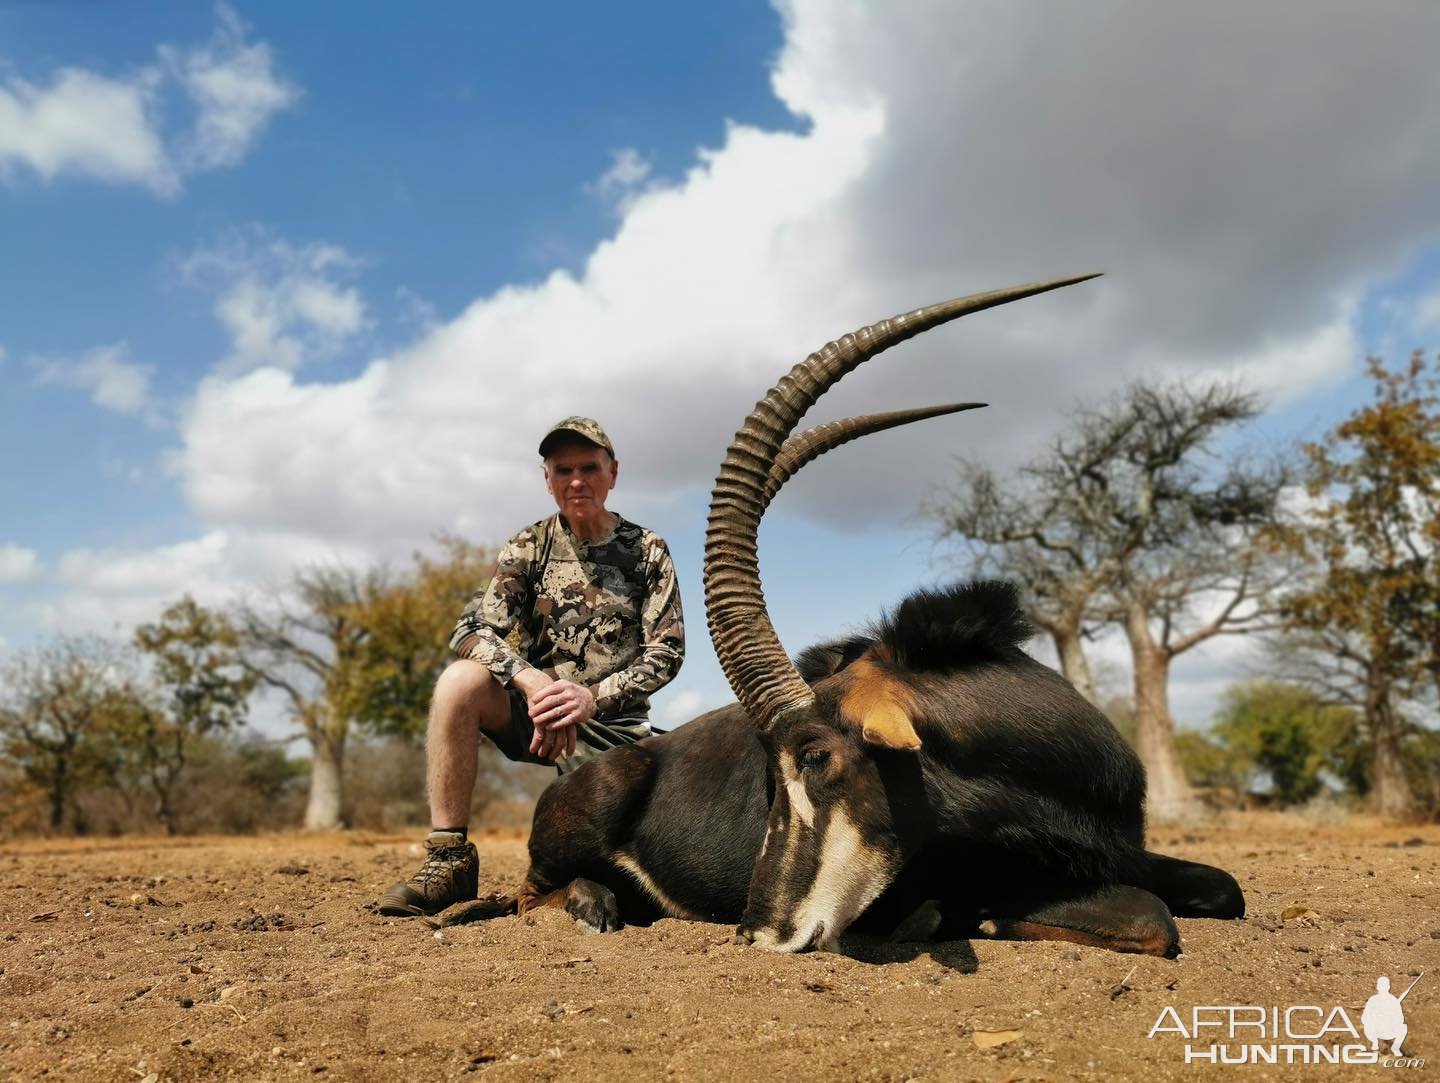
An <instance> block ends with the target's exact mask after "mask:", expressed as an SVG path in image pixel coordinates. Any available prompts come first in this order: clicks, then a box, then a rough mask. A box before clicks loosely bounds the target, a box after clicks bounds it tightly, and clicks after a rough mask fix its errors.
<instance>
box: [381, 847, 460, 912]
mask: <svg viewBox="0 0 1440 1083" xmlns="http://www.w3.org/2000/svg"><path fill="white" fill-rule="evenodd" d="M479 893H480V855H479V854H478V853H476V852H475V844H474V843H473V842H466V841H465V836H464V835H460V834H456V833H455V832H453V831H432V832H430V836H429V838H427V839H426V840H425V864H423V865H421V866H420V871H419V872H417V873H416V874H415V875H414V876H412V877H410V879H409V880H407V881H406V882H404V883H401V884H395V885H394V886H393V887H391V888H390V889H389V890H387V891H386V892H385V894H384V895H382V896H380V913H382V914H388V915H389V916H390V917H397V918H400V917H415V916H419V915H421V914H438V913H439V912H440V911H441V910H444V909H445V908H446V907H447V906H453V905H454V904H455V903H457V902H468V901H469V900H471V899H473V898H475V896H476V895H478V894H479Z"/></svg>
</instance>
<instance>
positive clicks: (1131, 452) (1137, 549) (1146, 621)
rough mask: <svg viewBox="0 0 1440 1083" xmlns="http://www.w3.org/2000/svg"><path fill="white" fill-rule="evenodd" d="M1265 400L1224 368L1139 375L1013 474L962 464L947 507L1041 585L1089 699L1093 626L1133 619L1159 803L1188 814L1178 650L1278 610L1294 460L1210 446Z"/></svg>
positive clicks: (1143, 724) (1035, 586)
mask: <svg viewBox="0 0 1440 1083" xmlns="http://www.w3.org/2000/svg"><path fill="white" fill-rule="evenodd" d="M1258 412H1259V404H1258V401H1257V399H1256V398H1255V396H1253V395H1252V394H1249V393H1247V392H1244V391H1242V390H1240V389H1238V388H1236V387H1233V386H1230V385H1226V384H1221V383H1213V384H1208V385H1201V386H1197V387H1186V386H1179V385H1154V384H1146V383H1137V384H1134V385H1132V386H1130V387H1129V388H1127V389H1126V390H1125V392H1124V393H1123V394H1121V395H1120V396H1119V397H1117V398H1116V399H1114V400H1113V401H1111V402H1110V403H1108V404H1107V405H1105V406H1103V407H1101V408H1099V409H1091V410H1083V411H1081V412H1080V413H1079V414H1078V415H1077V416H1076V418H1075V419H1074V421H1073V422H1072V424H1071V425H1070V427H1069V429H1068V430H1067V431H1066V432H1065V433H1063V434H1061V435H1060V436H1059V437H1057V438H1056V439H1055V441H1054V442H1053V444H1052V445H1051V447H1050V448H1049V449H1048V450H1047V451H1046V452H1045V453H1044V454H1043V455H1041V456H1040V457H1039V458H1037V459H1036V460H1034V461H1033V462H1031V463H1030V464H1028V465H1026V466H1025V467H1024V468H1022V470H1021V471H1020V472H1019V473H1018V474H1017V475H1016V476H1015V477H1013V478H1006V479H1003V480H1002V479H997V478H996V477H994V476H993V475H992V474H991V473H990V472H989V471H988V470H986V469H984V468H980V467H976V466H974V465H967V466H965V467H964V468H963V471H962V480H961V484H960V486H959V488H958V490H957V492H956V493H955V494H954V495H953V497H952V500H951V503H950V505H949V506H948V507H947V509H945V513H946V514H947V515H948V517H947V518H943V519H942V527H943V532H944V533H945V534H947V535H954V536H963V537H966V538H969V539H971V541H972V543H973V545H974V546H975V547H976V553H977V558H978V559H977V563H978V564H980V565H984V564H987V563H988V564H989V565H990V566H991V567H993V568H995V569H998V570H1000V571H1003V572H1007V573H1008V574H1011V575H1014V576H1016V577H1018V578H1019V579H1021V580H1022V582H1023V583H1024V585H1025V586H1026V588H1027V591H1030V592H1033V593H1034V594H1035V595H1036V597H1037V599H1038V601H1037V602H1036V603H1035V607H1034V609H1033V610H1032V616H1033V617H1034V618H1035V619H1036V620H1037V622H1038V623H1039V624H1040V625H1041V626H1042V627H1045V628H1046V629H1047V630H1049V631H1050V632H1051V634H1052V636H1054V637H1055V638H1056V646H1057V649H1058V650H1059V652H1060V656H1061V660H1062V666H1064V667H1065V672H1066V674H1067V676H1070V677H1071V679H1072V680H1073V681H1075V682H1076V684H1077V687H1081V688H1082V690H1084V689H1085V688H1089V690H1090V691H1089V695H1090V697H1091V698H1092V699H1093V698H1094V691H1093V684H1092V683H1091V682H1090V680H1089V677H1088V667H1085V666H1084V665H1083V659H1082V658H1081V655H1082V654H1083V652H1082V651H1081V650H1080V638H1081V636H1082V635H1083V633H1084V630H1085V627H1086V625H1087V623H1095V622H1107V623H1114V624H1117V625H1119V626H1120V627H1121V628H1122V629H1123V630H1124V632H1125V635H1126V638H1127V640H1128V642H1129V645H1130V651H1131V657H1132V662H1133V681H1134V696H1133V702H1134V720H1135V745H1136V749H1137V751H1138V752H1139V753H1140V758H1141V759H1142V760H1143V761H1144V763H1145V767H1146V773H1147V778H1148V785H1149V789H1148V795H1147V800H1148V804H1149V807H1150V810H1151V812H1152V814H1156V815H1161V816H1177V815H1179V816H1183V815H1185V814H1186V813H1187V812H1188V811H1189V810H1190V804H1191V798H1192V794H1191V790H1190V785H1189V783H1188V781H1187V780H1186V777H1185V772H1184V769H1183V766H1182V764H1181V761H1180V757H1179V755H1178V752H1177V750H1176V747H1175V724H1174V720H1173V718H1172V716H1171V714H1170V705H1169V675H1170V665H1171V663H1172V662H1173V661H1174V659H1175V658H1176V657H1178V656H1179V655H1181V654H1183V653H1184V652H1186V651H1188V650H1191V649H1193V648H1195V647H1197V646H1199V645H1200V644H1201V643H1203V642H1205V641H1207V640H1209V639H1211V638H1212V637H1214V636H1217V635H1222V634H1226V633H1233V632H1241V631H1251V630H1255V629H1257V628H1261V627H1264V626H1265V623H1266V621H1267V620H1269V619H1270V616H1271V609H1270V605H1271V600H1272V597H1273V594H1272V592H1273V588H1274V585H1275V580H1276V579H1277V577H1278V574H1279V571H1278V569H1277V567H1276V566H1275V558H1274V556H1273V551H1272V550H1271V549H1270V548H1267V547H1266V546H1265V545H1264V544H1262V531H1263V528H1264V527H1266V526H1267V525H1269V524H1270V523H1272V522H1273V519H1274V516H1275V515H1276V514H1277V507H1278V501H1279V498H1280V494H1281V492H1282V491H1283V489H1284V486H1285V484H1286V480H1287V478H1286V473H1285V471H1284V470H1283V469H1282V468H1280V467H1278V466H1269V465H1266V464H1263V463H1257V462H1254V461H1251V460H1244V459H1241V458H1240V457H1238V456H1237V457H1235V458H1234V459H1232V460H1231V461H1229V462H1222V461H1218V460H1217V459H1216V457H1215V456H1214V454H1213V452H1212V450H1211V445H1212V444H1213V443H1214V441H1215V440H1216V439H1217V438H1218V437H1219V435H1220V434H1221V433H1223V432H1225V431H1226V430H1228V429H1230V428H1233V427H1234V426H1236V425H1239V424H1241V423H1243V422H1245V421H1248V420H1250V419H1251V418H1253V417H1254V416H1255V415H1256V414H1257V413H1258ZM1057 629H1058V631H1057ZM1067 644H1068V646H1067ZM1067 655H1073V656H1074V661H1073V662H1072V661H1067Z"/></svg>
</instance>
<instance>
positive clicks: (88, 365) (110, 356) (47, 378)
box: [33, 342, 158, 422]
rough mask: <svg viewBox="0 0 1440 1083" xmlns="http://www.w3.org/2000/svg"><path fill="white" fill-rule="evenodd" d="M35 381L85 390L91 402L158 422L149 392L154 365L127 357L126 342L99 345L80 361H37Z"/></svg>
mask: <svg viewBox="0 0 1440 1083" xmlns="http://www.w3.org/2000/svg"><path fill="white" fill-rule="evenodd" d="M33 364H34V368H35V382H36V383H37V384H54V385H58V386H60V387H69V388H74V389H75V390H77V391H84V392H85V393H87V394H88V395H89V396H90V401H91V402H93V403H94V404H95V405H96V406H99V407H101V408H102V409H105V410H113V411H115V412H116V413H120V414H143V415H145V416H146V418H147V419H148V420H150V421H152V422H158V413H157V411H156V405H155V403H154V401H153V400H152V398H151V395H150V378H151V377H152V376H153V375H154V374H155V366H154V365H142V364H138V363H136V362H134V361H128V360H126V347H125V344H124V343H123V342H122V343H117V344H116V345H114V346H101V347H99V348H98V349H94V350H91V351H90V352H89V353H87V354H86V355H85V356H84V357H82V358H80V359H79V360H75V361H69V360H37V361H35V362H34V363H33Z"/></svg>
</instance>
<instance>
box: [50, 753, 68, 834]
mask: <svg viewBox="0 0 1440 1083" xmlns="http://www.w3.org/2000/svg"><path fill="white" fill-rule="evenodd" d="M66 781H67V779H66V777H65V761H64V760H61V761H60V762H59V763H58V764H56V766H55V774H54V775H53V776H51V779H50V830H52V831H59V830H60V825H61V824H63V823H64V822H65V791H66V788H67V787H66Z"/></svg>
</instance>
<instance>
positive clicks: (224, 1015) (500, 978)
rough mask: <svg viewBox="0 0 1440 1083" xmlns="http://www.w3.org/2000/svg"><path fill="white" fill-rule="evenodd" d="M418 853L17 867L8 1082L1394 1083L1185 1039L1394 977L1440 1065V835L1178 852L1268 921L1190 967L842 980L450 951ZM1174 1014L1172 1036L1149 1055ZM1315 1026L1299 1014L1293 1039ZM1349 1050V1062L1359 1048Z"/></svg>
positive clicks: (736, 965)
mask: <svg viewBox="0 0 1440 1083" xmlns="http://www.w3.org/2000/svg"><path fill="white" fill-rule="evenodd" d="M417 841H418V838H417V837H376V836H370V835H362V834H345V835H334V836H321V837H315V836H304V835H286V836H279V837H266V838H259V839H251V838H246V839H219V838H206V839H185V840H174V841H170V840H161V839H138V840H136V839H124V840H106V841H64V842H56V841H45V840H33V841H28V842H23V843H18V844H10V845H7V846H5V847H4V848H3V849H0V869H3V880H0V883H3V887H0V937H3V939H0V966H3V970H0V1072H3V1074H4V1075H5V1076H7V1077H14V1078H21V1079H32V1078H38V1077H42V1076H49V1077H60V1078H67V1079H104V1080H125V1079H130V1080H141V1081H152V1083H159V1081H161V1080H170V1079H175V1080H190V1079H208V1078H213V1077H238V1078H244V1079H287V1080H288V1079H315V1078H329V1079H366V1080H368V1079H376V1080H380V1079H384V1080H393V1079H422V1080H423V1079H450V1078H458V1077H464V1076H471V1075H472V1074H473V1075H474V1076H479V1077H482V1078H490V1079H501V1080H507V1079H516V1080H518V1079H526V1080H528V1079H570V1078H584V1079H635V1078H639V1079H649V1078H656V1079H658V1078H679V1079H766V1080H787V1079H807V1080H808V1079H855V1078H859V1079H868V1078H879V1079H896V1080H899V1079H984V1080H992V1079H1056V1080H1062V1079H1106V1080H1108V1079H1126V1080H1128V1079H1177V1080H1178V1079H1186V1078H1193V1077H1194V1076H1195V1075H1197V1074H1199V1075H1206V1074H1209V1075H1211V1076H1217V1075H1218V1076H1220V1077H1223V1078H1228V1077H1230V1076H1233V1075H1236V1074H1238V1073H1240V1072H1243V1074H1244V1076H1245V1077H1246V1078H1248V1079H1256V1080H1261V1079H1264V1080H1270V1079H1304V1080H1311V1079H1316V1080H1319V1079H1337V1080H1339V1079H1356V1078H1360V1077H1361V1075H1362V1074H1363V1075H1364V1077H1367V1078H1369V1077H1373V1076H1375V1075H1376V1074H1377V1073H1386V1074H1387V1076H1388V1074H1389V1073H1392V1072H1394V1071H1395V1069H1394V1068H1389V1069H1387V1068H1385V1067H1382V1066H1378V1065H1375V1066H1365V1067H1356V1066H1353V1065H1328V1064H1322V1065H1319V1066H1316V1065H1308V1066H1307V1065H1304V1064H1301V1063H1294V1064H1289V1065H1287V1064H1285V1063H1284V1058H1285V1057H1286V1056H1287V1054H1286V1053H1285V1052H1284V1051H1283V1050H1282V1051H1280V1052H1279V1053H1278V1054H1277V1055H1278V1057H1279V1058H1280V1063H1279V1064H1278V1065H1275V1066H1271V1065H1263V1064H1262V1065H1255V1064H1251V1065H1247V1066H1246V1067H1245V1068H1244V1069H1235V1068H1229V1069H1226V1068H1217V1067H1211V1066H1210V1065H1209V1064H1208V1062H1207V1063H1203V1064H1190V1065H1187V1064H1186V1063H1185V1049H1186V1046H1187V1044H1189V1045H1192V1046H1193V1047H1194V1048H1195V1049H1199V1050H1208V1049H1210V1047H1211V1045H1212V1043H1215V1042H1217V1041H1218V1042H1220V1043H1230V1044H1228V1045H1227V1046H1226V1048H1227V1049H1228V1050H1229V1052H1230V1054H1231V1055H1232V1056H1238V1055H1240V1053H1241V1052H1242V1051H1243V1050H1244V1048H1245V1047H1246V1046H1247V1045H1248V1044H1251V1043H1253V1042H1254V1041H1256V1040H1257V1038H1259V1035H1258V1034H1257V1033H1256V1030H1255V1029H1254V1028H1252V1029H1251V1030H1249V1031H1248V1032H1247V1031H1243V1030H1242V1031H1239V1032H1237V1033H1238V1034H1239V1036H1238V1037H1236V1038H1234V1039H1230V1038H1228V1037H1227V1036H1226V1031H1225V1025H1224V1024H1223V1023H1222V1026H1221V1027H1218V1028H1216V1027H1212V1028H1210V1029H1208V1030H1206V1031H1205V1034H1206V1037H1204V1038H1202V1039H1196V1040H1195V1041H1194V1042H1187V1039H1186V1037H1185V1036H1183V1035H1182V1034H1180V1033H1179V1032H1178V1031H1177V1030H1176V1029H1175V1027H1176V1021H1183V1022H1181V1025H1183V1026H1184V1027H1185V1028H1187V1029H1188V1028H1190V1026H1191V1025H1192V1022H1193V1018H1192V1011H1191V1009H1192V1008H1193V1007H1194V1006H1196V1005H1212V1006H1229V1005H1237V1006H1249V1005H1256V1006H1260V1007H1263V1008H1265V1009H1266V1014H1267V1018H1268V1011H1269V1008H1270V1007H1271V1006H1275V1007H1278V1008H1279V1009H1280V1018H1282V1019H1283V1013H1284V1010H1285V1008H1286V1007H1289V1006H1295V1005H1301V1006H1303V1005H1313V1006H1317V1007H1321V1008H1322V1009H1323V1011H1324V1012H1325V1013H1326V1014H1327V1015H1329V1016H1330V1017H1331V1019H1330V1025H1331V1026H1332V1028H1340V1027H1342V1026H1343V1023H1341V1022H1340V1021H1339V1019H1338V1017H1336V1016H1335V1015H1334V1014H1333V1009H1334V1007H1335V1006H1336V1005H1338V1006H1340V1007H1342V1008H1343V1009H1344V1012H1345V1014H1346V1017H1347V1018H1348V1019H1349V1020H1351V1021H1353V1024H1354V1026H1355V1028H1356V1029H1357V1030H1358V1029H1360V1028H1361V1021H1360V1015H1361V1010H1362V1008H1363V1006H1364V1004H1365V1001H1366V999H1367V998H1368V997H1369V996H1370V995H1371V994H1373V993H1374V991H1375V983H1376V978H1377V977H1380V976H1382V975H1383V976H1388V977H1389V978H1390V980H1391V984H1392V986H1393V989H1392V992H1393V993H1395V994H1399V993H1400V992H1401V991H1403V990H1404V988H1405V986H1407V985H1409V984H1410V983H1411V982H1412V981H1413V980H1414V977H1413V975H1417V974H1419V973H1420V972H1421V971H1428V972H1429V974H1428V976H1427V977H1425V978H1424V979H1423V980H1421V981H1420V983H1419V984H1418V985H1417V986H1416V987H1415V989H1414V991H1413V992H1412V993H1411V994H1410V995H1409V996H1408V997H1407V998H1406V1000H1405V1003H1404V1005H1403V1007H1404V1011H1405V1015H1406V1020H1407V1022H1408V1024H1409V1028H1410V1030H1409V1035H1408V1037H1407V1038H1406V1040H1405V1043H1404V1047H1403V1050H1404V1053H1405V1055H1406V1056H1407V1057H1413V1058H1417V1059H1423V1060H1424V1061H1425V1062H1426V1064H1425V1067H1424V1068H1423V1069H1422V1070H1420V1071H1409V1070H1406V1071H1405V1075H1404V1077H1405V1078H1425V1077H1431V1076H1433V1074H1434V1072H1435V1070H1436V1066H1437V1065H1440V973H1436V972H1435V971H1436V970H1437V969H1440V892H1437V890H1436V881H1437V878H1440V828H1436V827H1426V828H1406V827H1382V826H1379V825H1376V824H1359V823H1351V824H1348V825H1345V826H1319V825H1316V824H1314V823H1309V822H1307V821H1305V820H1301V819H1298V818H1295V819H1291V818H1285V817H1280V816H1249V817H1246V818H1244V819H1243V820H1229V821H1216V822H1215V823H1212V824H1209V825H1207V826H1204V827H1199V828H1188V829H1185V830H1184V831H1178V830H1177V831H1166V830H1163V829H1162V830H1159V831H1156V832H1153V833H1152V840H1151V844H1152V847H1154V848H1156V849H1159V850H1162V851H1164V852H1168V853H1174V854H1176V855H1178V856H1181V857H1186V858H1191V859H1194V860H1199V861H1206V862H1212V863H1215V864H1219V865H1221V866H1223V867H1225V868H1227V869H1229V870H1230V871H1232V872H1233V873H1234V874H1235V875H1236V876H1237V877H1238V878H1239V880H1240V882H1241V884H1242V885H1243V886H1244V888H1245V890H1246V894H1247V897H1248V900H1249V907H1250V912H1249V916H1248V917H1246V918H1245V919H1244V920H1243V921H1233V922H1218V921H1195V920H1192V921H1181V922H1180V927H1181V933H1182V935H1183V937H1184V948H1185V953H1184V954H1183V955H1182V956H1181V957H1180V958H1179V959H1178V960H1175V961H1166V960H1162V959H1153V958H1148V957H1135V956H1122V955H1115V954H1111V953H1108V952H1103V951H1098V950H1095V949H1091V948H1081V947H1074V946H1072V945H1069V944H1061V943H1025V944H1015V943H1000V942H990V941H975V942H973V944H966V943H950V944H933V945H932V944H894V945H892V944H881V943H876V942H861V941H847V942H846V943H845V945H844V946H845V954H825V953H821V954H812V955H805V956H783V957H782V956H775V955H770V954H766V953H764V952H761V951H759V950H758V949H755V948H753V947H745V946H741V945H738V944H735V943H732V941H731V936H732V932H733V930H732V929H731V928H730V927H727V926H719V925H703V924H693V923H687V922H681V921H662V922H659V923H658V924H656V925H654V926H652V927H650V928H627V929H625V930H623V931H621V932H619V933H614V934H601V935H585V934H583V933H582V932H580V931H579V929H578V928H576V927H575V926H574V925H573V924H572V923H571V922H570V920H569V919H568V918H567V917H566V916H565V915H564V914H561V913H558V912H542V913H540V914H538V915H531V916H530V917H528V918H526V919H518V918H501V919H498V920H494V921H491V922H488V923H484V924H478V925H463V926H455V927H451V928H447V929H444V930H443V931H437V930H436V929H434V928H432V927H430V926H429V925H427V924H425V923H424V922H422V921H421V920H418V919H409V920H394V919H387V918H382V917H380V916H378V915H377V914H375V913H374V912H373V910H372V909H370V908H369V907H368V905H367V904H368V903H370V902H371V900H373V899H374V898H375V897H376V896H377V895H378V894H379V893H380V892H381V891H382V890H383V889H384V888H385V887H386V886H387V885H388V884H389V883H391V882H392V881H394V880H396V879H398V878H400V877H401V875H402V874H406V875H408V872H409V871H410V868H411V866H413V865H415V864H416V863H417V862H416V854H417V853H418V848H417V847H416V845H415V844H416V842H417ZM478 841H479V843H480V851H481V859H482V861H483V863H484V865H483V873H482V877H483V881H482V888H481V890H482V893H483V892H485V891H487V890H491V889H494V890H502V891H503V890H510V889H513V888H514V887H515V886H516V885H517V884H518V882H519V879H520V876H521V874H522V872H523V870H524V863H525V851H524V844H523V840H522V839H521V838H519V837H515V836H513V835H510V836H499V835H494V836H487V837H482V838H481V839H479V840H478ZM1295 907H1300V908H1303V909H1304V910H1305V911H1308V912H1307V913H1302V914H1299V915H1296V914H1294V913H1293V910H1292V908H1295ZM1287 911H1292V912H1291V916H1290V917H1289V918H1288V919H1287V918H1286V917H1285V914H1286V912H1287ZM1166 1006H1172V1007H1173V1008H1174V1009H1175V1012H1176V1014H1175V1019H1174V1020H1171V1019H1170V1018H1169V1017H1165V1019H1164V1023H1165V1026H1166V1027H1167V1028H1168V1029H1162V1030H1161V1031H1160V1032H1159V1033H1157V1034H1156V1035H1155V1036H1154V1037H1153V1038H1152V1037H1148V1036H1147V1035H1149V1033H1150V1031H1151V1030H1152V1028H1153V1027H1154V1026H1155V1024H1156V1022H1157V1020H1160V1019H1161V1018H1162V1013H1163V1010H1164V1009H1165V1007H1166ZM1204 1018H1206V1019H1215V1018H1221V1017H1220V1016H1216V1015H1214V1013H1213V1012H1212V1013H1211V1014H1209V1015H1205V1016H1204ZM1242 1018H1243V1016H1242ZM1251 1018H1253V1016H1252V1017H1251ZM1319 1027H1320V1024H1319V1023H1318V1021H1317V1020H1316V1018H1315V1017H1314V1016H1308V1015H1304V1014H1303V1013H1302V1014H1300V1015H1298V1016H1296V1022H1295V1024H1294V1026H1293V1027H1292V1032H1294V1033H1300V1032H1305V1033H1310V1032H1313V1031H1316V1030H1318V1029H1319ZM1261 1040H1262V1041H1263V1042H1264V1043H1266V1044H1267V1045H1268V1044H1269V1043H1270V1041H1271V1038H1270V1037H1269V1036H1267V1037H1265V1038H1263V1039H1261ZM1280 1041H1282V1042H1286V1041H1289V1042H1290V1043H1291V1044H1296V1045H1299V1046H1307V1047H1308V1046H1313V1045H1315V1044H1317V1043H1316V1042H1310V1041H1300V1040H1298V1039H1285V1038H1284V1037H1283V1036H1282V1037H1281V1039H1280ZM1325 1041H1326V1042H1329V1043H1331V1044H1351V1043H1353V1041H1354V1039H1352V1038H1350V1036H1349V1034H1348V1033H1341V1032H1340V1031H1339V1030H1338V1029H1336V1030H1332V1032H1331V1033H1329V1034H1327V1035H1326V1036H1325ZM1363 1041H1364V1039H1363V1038H1362V1039H1361V1042H1363ZM1367 1048H1368V1046H1367ZM1384 1048H1385V1047H1384V1046H1382V1050H1383V1049H1384ZM1288 1055H1289V1056H1291V1057H1298V1056H1304V1055H1309V1050H1308V1049H1306V1050H1303V1051H1302V1052H1299V1053H1291V1054H1288Z"/></svg>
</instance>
